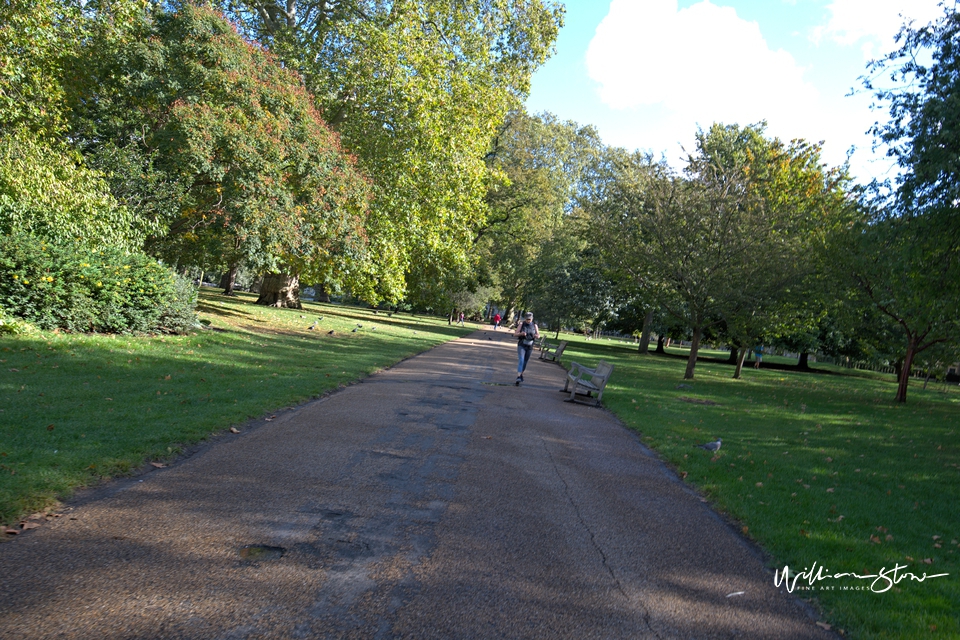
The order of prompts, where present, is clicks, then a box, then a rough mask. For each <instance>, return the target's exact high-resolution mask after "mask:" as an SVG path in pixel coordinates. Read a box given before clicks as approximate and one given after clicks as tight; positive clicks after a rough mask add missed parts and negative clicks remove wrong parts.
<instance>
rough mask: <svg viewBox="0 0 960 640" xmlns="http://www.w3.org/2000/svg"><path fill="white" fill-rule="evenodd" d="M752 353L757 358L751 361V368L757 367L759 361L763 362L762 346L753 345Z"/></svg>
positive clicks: (758, 366)
mask: <svg viewBox="0 0 960 640" xmlns="http://www.w3.org/2000/svg"><path fill="white" fill-rule="evenodd" d="M753 355H755V356H756V357H757V359H756V360H755V361H754V363H753V368H754V369H759V368H760V363H761V362H763V347H762V346H760V347H755V348H754V350H753Z"/></svg>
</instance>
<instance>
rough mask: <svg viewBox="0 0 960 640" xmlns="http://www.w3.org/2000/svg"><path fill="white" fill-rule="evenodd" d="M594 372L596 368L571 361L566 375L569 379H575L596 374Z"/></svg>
mask: <svg viewBox="0 0 960 640" xmlns="http://www.w3.org/2000/svg"><path fill="white" fill-rule="evenodd" d="M596 373H597V370H596V369H591V368H590V367H585V366H583V365H582V364H580V363H579V362H573V361H571V362H570V373H568V374H567V376H569V377H570V379H571V380H574V381H576V380H582V379H583V378H584V376H585V375H586V376H594V375H596Z"/></svg>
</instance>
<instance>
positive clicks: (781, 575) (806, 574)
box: [773, 562, 950, 593]
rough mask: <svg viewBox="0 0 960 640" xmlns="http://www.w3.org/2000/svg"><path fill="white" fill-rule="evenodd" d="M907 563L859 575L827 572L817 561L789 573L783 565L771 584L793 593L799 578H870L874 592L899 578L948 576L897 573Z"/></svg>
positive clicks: (886, 588) (811, 582)
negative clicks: (798, 570) (801, 569)
mask: <svg viewBox="0 0 960 640" xmlns="http://www.w3.org/2000/svg"><path fill="white" fill-rule="evenodd" d="M908 566H909V565H900V564H899V563H898V564H896V565H894V566H893V568H892V569H887V568H886V567H884V568H882V569H880V571H879V573H871V574H865V575H860V574H857V573H849V572H846V573H833V574H831V573H829V569H825V568H824V567H822V566H821V567H817V563H816V562H814V563H813V566H811V567H810V568H809V569H806V568H805V569H804V570H803V571H801V572H799V573H794V574H791V573H790V567H789V565H784V567H783V571H782V572H780V571H776V572H774V574H773V584H774V586H777V587H779V586H780V585H781V584H784V585H786V587H787V591H788V592H789V593H793V590H794V589H795V588H796V586H797V582H799V581H800V580H804V581H806V582H807V583H808V584H809V585H810V586H811V587H812V586H813V585H814V584H816V583H817V582H819V581H821V580H836V579H840V578H855V579H857V580H872V581H873V582H871V583H870V587H869V588H870V591H873V592H874V593H883V592H885V591H889V590H890V589H892V588H893V587H894V585H896V584H899V582H900V581H901V580H904V579H907V578H909V579H910V580H914V581H916V582H923V581H924V580H926V579H927V578H942V577H944V576H948V575H950V574H948V573H936V574H934V575H931V576H928V575H927V574H926V573H924V574H923V575H922V576H917V575H916V574H914V573H910V572H903V573H899V571H900V570H901V569H906V568H907V567H908Z"/></svg>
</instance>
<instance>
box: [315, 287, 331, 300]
mask: <svg viewBox="0 0 960 640" xmlns="http://www.w3.org/2000/svg"><path fill="white" fill-rule="evenodd" d="M313 290H314V291H316V292H317V296H316V298H317V302H330V294H329V293H327V288H326V287H325V286H323V285H316V286H314V287H313Z"/></svg>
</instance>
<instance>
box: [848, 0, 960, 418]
mask: <svg viewBox="0 0 960 640" xmlns="http://www.w3.org/2000/svg"><path fill="white" fill-rule="evenodd" d="M942 6H943V8H944V15H943V16H942V17H941V18H939V19H938V20H935V21H934V22H932V23H930V24H928V25H925V26H919V27H914V26H912V25H906V26H905V27H904V28H903V29H902V30H901V32H900V34H899V36H898V42H899V43H900V47H899V48H898V49H897V50H895V51H893V52H891V53H890V54H888V55H887V56H885V57H884V58H882V59H880V60H878V61H876V62H874V63H872V64H871V66H870V72H871V73H872V74H873V75H872V77H871V78H867V79H866V80H865V85H866V86H867V88H868V89H871V90H874V91H875V92H876V96H877V99H878V101H879V103H880V104H882V105H885V106H886V107H887V108H888V110H889V116H890V117H889V120H887V121H885V122H878V123H877V124H876V125H875V126H874V127H873V133H874V135H875V136H876V137H877V139H878V140H879V141H880V142H882V143H884V144H886V145H887V148H888V154H889V155H890V156H892V157H893V158H894V159H895V160H896V161H897V163H898V165H899V167H900V169H901V173H900V174H899V176H898V177H897V178H896V183H895V191H894V195H893V198H891V199H890V200H886V201H883V200H880V201H878V202H874V203H873V209H874V216H873V217H872V219H870V220H869V221H868V223H867V224H865V225H864V226H863V228H861V229H859V230H858V231H859V233H857V234H856V236H854V238H853V240H852V241H853V242H854V243H855V246H856V247H857V249H858V251H857V252H856V253H855V254H853V255H854V256H856V257H857V258H858V259H857V260H856V262H855V268H854V269H853V272H854V274H855V278H856V280H857V282H858V283H859V284H860V286H861V288H862V290H863V291H864V292H865V293H866V295H867V296H868V297H869V299H870V300H872V301H873V302H874V304H875V305H876V307H877V309H878V310H880V312H881V313H883V314H885V315H887V316H888V317H890V318H891V319H892V320H893V321H894V322H896V323H897V324H898V325H899V326H900V327H901V329H902V331H903V335H904V339H905V348H904V351H903V354H904V356H903V368H902V370H901V372H900V381H899V384H898V388H897V396H896V397H897V401H899V402H905V401H906V397H907V386H908V382H909V376H910V368H911V365H912V362H913V359H914V357H916V355H917V354H919V353H921V352H923V351H924V350H926V349H930V348H933V347H936V346H938V345H940V344H942V343H945V342H953V341H956V340H957V339H958V337H960V333H958V331H957V329H958V325H957V322H956V320H955V315H956V309H957V308H958V306H960V287H958V286H957V283H958V281H960V261H958V259H957V255H958V251H960V232H958V229H960V226H958V224H957V223H958V221H960V216H958V213H957V212H958V207H957V203H958V198H960V134H958V131H960V13H958V11H957V5H956V3H955V2H944V3H942ZM880 77H883V78H889V79H890V80H891V81H892V83H893V84H892V85H889V86H876V84H875V82H874V79H876V78H880ZM883 82H886V80H883Z"/></svg>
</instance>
